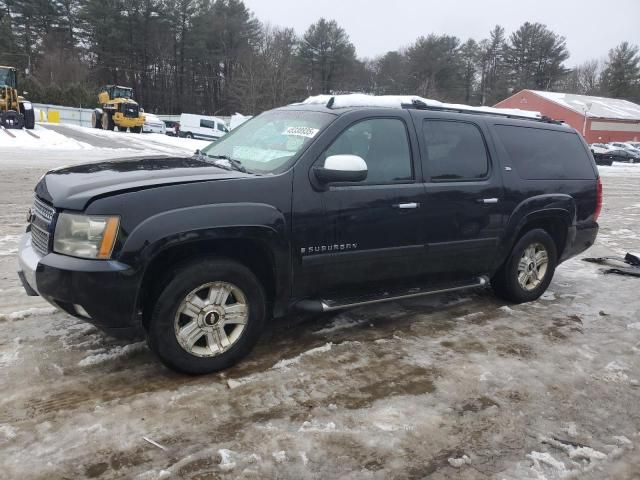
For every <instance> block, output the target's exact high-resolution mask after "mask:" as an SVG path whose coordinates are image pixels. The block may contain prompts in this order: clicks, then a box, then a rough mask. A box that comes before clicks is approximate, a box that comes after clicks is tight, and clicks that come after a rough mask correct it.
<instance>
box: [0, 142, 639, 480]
mask: <svg viewBox="0 0 640 480" xmlns="http://www.w3.org/2000/svg"><path fill="white" fill-rule="evenodd" d="M58 155H60V154H58ZM73 155H75V157H74V156H73ZM84 155H85V157H84V158H85V159H89V158H87V155H86V154H84ZM0 157H2V153H1V152H0ZM60 158H62V156H60ZM69 159H73V160H74V161H79V160H81V159H82V157H80V156H79V154H78V153H73V152H72V153H70V154H69V156H66V157H65V160H69ZM63 163H68V161H65V162H63ZM46 166H49V165H44V164H39V163H36V162H30V161H29V160H26V159H25V161H21V162H13V163H10V164H6V165H4V166H0V174H1V175H0V206H1V208H0V387H1V392H0V478H2V479H5V478H6V479H40V478H42V479H45V478H46V479H48V480H49V479H76V478H105V479H112V478H134V479H173V478H175V479H182V478H184V479H217V478H248V479H249V478H250V479H263V478H281V479H307V478H309V479H314V478H345V479H347V478H358V479H361V478H362V479H389V478H433V479H445V478H456V479H485V478H486V479H559V478H579V479H605V478H606V479H631V478H640V279H638V278H631V277H622V276H618V275H605V274H603V273H602V272H601V267H599V266H597V265H593V264H589V263H586V262H583V261H581V260H580V259H573V260H571V261H569V262H567V263H565V264H563V265H562V266H561V267H560V268H559V269H558V271H557V272H556V276H555V278H554V281H553V283H552V284H551V286H550V288H549V291H548V292H547V293H546V294H545V295H544V296H543V297H542V298H541V299H540V300H539V301H537V302H534V303H530V304H525V305H507V304H505V303H503V302H501V301H499V300H498V299H496V298H495V297H494V296H493V295H492V293H491V290H490V289H487V290H478V291H472V292H468V293H465V294H456V295H453V294H449V295H442V296H434V297H423V298H421V299H412V300H407V301H401V302H392V303H387V304H379V305H375V306H370V307H366V308H358V309H353V310H349V311H345V312H342V313H338V314H331V315H323V316H318V317H290V318H287V319H284V320H280V321H277V322H275V323H273V324H272V325H271V326H270V327H269V330H268V331H267V332H266V334H265V335H264V338H263V340H262V341H261V342H260V344H259V346H258V348H257V349H256V350H255V351H254V353H253V354H252V355H251V356H250V357H249V358H248V359H247V360H246V361H244V362H243V363H242V364H241V365H239V366H237V367H235V368H233V369H231V370H228V371H226V372H224V373H221V374H216V375H210V376H204V377H187V376H182V375H178V374H175V373H173V372H171V371H169V370H167V369H166V368H164V367H162V366H161V365H160V364H159V362H158V361H156V359H155V358H154V357H153V355H152V354H151V353H150V352H149V350H148V349H147V347H146V345H145V344H144V343H143V342H137V343H133V344H127V343H126V342H122V341H117V340H114V339H111V338H109V337H106V336H104V335H103V334H102V333H101V332H99V331H98V330H96V329H95V328H93V327H92V326H90V325H88V324H85V323H82V322H80V321H78V320H76V319H74V318H72V317H69V316H67V315H65V314H63V313H59V312H56V311H55V310H54V309H53V308H52V307H50V306H49V305H48V304H47V303H45V302H44V301H42V300H41V299H39V298H30V297H27V296H26V295H25V294H24V292H23V290H22V288H21V287H20V284H19V282H18V279H17V276H16V274H15V270H16V258H15V254H16V249H17V243H18V238H19V235H20V234H21V233H22V231H23V230H24V223H25V217H26V211H27V208H28V207H29V205H30V204H31V203H32V187H33V185H34V184H35V183H36V181H37V180H38V178H39V177H40V175H42V174H43V173H44V171H45V170H46V168H45V167H46ZM601 172H602V176H603V183H604V189H605V206H604V210H603V215H602V217H601V234H600V236H599V237H598V241H597V245H596V246H595V247H594V248H592V249H591V250H590V251H589V252H588V255H589V256H595V255H601V254H612V253H615V254H619V253H624V252H626V251H632V252H633V251H640V168H636V167H634V166H623V165H617V166H616V165H614V166H613V167H604V168H603V169H602V170H601Z"/></svg>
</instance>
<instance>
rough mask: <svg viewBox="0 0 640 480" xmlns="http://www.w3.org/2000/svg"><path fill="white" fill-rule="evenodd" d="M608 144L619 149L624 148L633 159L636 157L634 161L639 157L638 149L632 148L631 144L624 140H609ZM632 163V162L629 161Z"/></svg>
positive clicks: (639, 151) (639, 150)
mask: <svg viewBox="0 0 640 480" xmlns="http://www.w3.org/2000/svg"><path fill="white" fill-rule="evenodd" d="M609 145H611V147H613V148H617V149H620V150H626V151H627V152H629V153H631V155H632V156H633V158H634V159H636V161H637V160H638V159H640V149H637V148H634V147H632V146H631V145H629V144H628V143H625V142H611V143H610V144H609ZM631 163H633V162H631Z"/></svg>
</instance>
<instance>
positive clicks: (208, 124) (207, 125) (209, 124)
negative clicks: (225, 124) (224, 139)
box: [200, 120, 216, 128]
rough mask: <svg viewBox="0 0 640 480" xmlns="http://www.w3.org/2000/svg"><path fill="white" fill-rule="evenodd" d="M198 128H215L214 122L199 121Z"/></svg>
mask: <svg viewBox="0 0 640 480" xmlns="http://www.w3.org/2000/svg"><path fill="white" fill-rule="evenodd" d="M200 126H201V127H204V128H216V122H214V121H213V120H200Z"/></svg>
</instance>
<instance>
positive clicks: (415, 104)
mask: <svg viewBox="0 0 640 480" xmlns="http://www.w3.org/2000/svg"><path fill="white" fill-rule="evenodd" d="M401 107H402V108H407V109H408V108H415V109H416V110H433V111H438V112H456V113H469V114H474V115H494V116H496V117H505V118H514V119H517V120H531V121H534V122H543V123H552V124H554V125H562V124H563V123H564V122H563V121H561V120H554V119H553V118H550V117H547V116H546V115H542V116H541V117H527V116H524V115H515V114H513V113H501V112H493V111H488V110H480V109H477V110H476V109H471V108H459V107H454V106H435V105H427V104H426V103H425V102H423V101H421V100H416V99H414V100H412V101H411V103H402V104H401Z"/></svg>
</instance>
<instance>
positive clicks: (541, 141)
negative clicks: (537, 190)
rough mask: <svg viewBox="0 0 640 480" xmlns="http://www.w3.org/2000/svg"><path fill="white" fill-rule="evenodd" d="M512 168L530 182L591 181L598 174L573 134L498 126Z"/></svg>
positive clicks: (499, 135)
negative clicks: (558, 180)
mask: <svg viewBox="0 0 640 480" xmlns="http://www.w3.org/2000/svg"><path fill="white" fill-rule="evenodd" d="M495 128H496V133H497V135H498V139H499V140H500V142H501V143H502V145H504V148H505V150H506V151H507V154H508V155H509V159H510V160H511V162H510V163H511V165H512V167H513V169H514V170H515V171H516V172H517V174H518V175H519V176H520V177H521V178H524V179H527V180H553V179H565V180H592V179H595V172H594V171H593V167H592V165H591V159H590V157H589V155H588V154H587V151H586V149H585V148H584V145H583V144H582V141H581V140H580V138H579V137H578V135H577V134H575V133H573V132H560V131H557V130H546V129H542V128H533V127H518V126H512V125H496V127H495Z"/></svg>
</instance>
